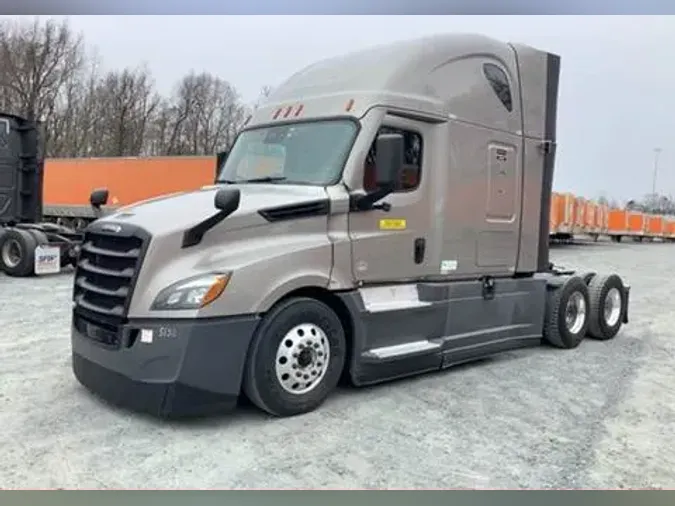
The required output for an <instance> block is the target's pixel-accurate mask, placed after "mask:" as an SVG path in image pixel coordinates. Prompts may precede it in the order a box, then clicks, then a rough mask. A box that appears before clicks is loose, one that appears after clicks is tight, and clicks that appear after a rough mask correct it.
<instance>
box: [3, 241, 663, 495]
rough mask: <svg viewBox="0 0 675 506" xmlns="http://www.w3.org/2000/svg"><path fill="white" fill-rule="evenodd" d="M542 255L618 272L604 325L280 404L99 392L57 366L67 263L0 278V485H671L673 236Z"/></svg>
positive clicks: (62, 350)
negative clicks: (186, 412)
mask: <svg viewBox="0 0 675 506" xmlns="http://www.w3.org/2000/svg"><path fill="white" fill-rule="evenodd" d="M552 259H553V260H554V261H555V262H556V263H558V262H559V263H561V264H563V265H564V266H566V267H570V268H578V269H588V270H596V271H601V272H617V273H619V274H620V275H622V276H623V277H624V278H625V279H626V280H627V281H628V282H629V283H630V284H631V286H632V291H631V314H630V318H631V321H630V324H629V325H628V326H626V327H624V329H623V330H622V331H621V333H620V334H619V336H618V337H617V338H616V339H614V340H612V341H609V342H597V341H593V340H590V339H589V340H586V341H584V342H583V343H582V345H581V346H580V347H579V348H578V349H575V350H571V351H567V350H566V351H562V350H556V349H552V348H549V347H545V346H542V347H540V348H533V349H526V350H520V351H517V352H511V353H505V354H502V355H499V356H497V357H495V358H492V359H489V360H485V361H482V362H480V363H474V364H469V365H465V366H461V367H457V368H454V369H450V370H447V371H444V372H441V373H437V374H430V375H425V376H420V377H417V378H412V379H406V380H401V381H397V382H393V383H388V384H385V385H381V386H378V387H373V388H365V389H351V388H343V389H341V390H340V391H339V392H337V393H336V394H335V395H333V396H332V397H331V398H330V399H329V401H328V402H327V403H326V404H325V405H324V406H323V407H322V408H320V409H319V410H318V411H316V412H314V413H311V414H308V415H305V416H300V417H295V418H291V419H272V418H268V417H266V416H265V415H263V414H262V413H260V412H258V411H256V410H255V409H253V408H249V407H244V408H242V409H240V410H238V411H237V412H235V413H233V414H232V415H228V416H224V417H218V418H213V419H208V420H199V421H191V422H162V421H158V420H155V419H152V418H148V417H145V416H140V415H137V414H133V413H128V412H126V411H122V410H119V409H116V408H113V407H111V406H109V405H107V404H104V403H102V402H100V401H98V400H97V399H96V398H95V397H93V396H92V395H91V394H89V393H88V392H87V391H86V390H84V389H83V388H82V387H81V386H80V385H79V384H78V383H77V381H76V380H75V378H74V377H73V375H72V373H71V369H70V346H69V322H70V313H69V310H70V295H71V283H72V274H71V273H62V274H60V275H56V276H53V277H44V278H33V279H12V278H8V277H2V276H0V322H1V323H2V332H0V449H1V450H0V454H1V455H2V457H3V458H2V459H1V460H0V488H56V487H61V488H269V487H273V488H327V487H330V488H449V487H452V488H464V487H466V488H548V487H551V488H563V487H564V488H577V487H584V488H623V487H625V488H628V487H664V488H673V487H675V388H674V385H675V342H674V340H673V338H672V336H673V331H674V329H675V302H674V301H673V284H672V283H673V281H672V279H673V277H672V273H673V272H675V244H660V243H654V244H632V243H626V244H610V243H605V242H600V243H595V244H584V245H571V246H562V247H557V248H554V249H553V250H552Z"/></svg>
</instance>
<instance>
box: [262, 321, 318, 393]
mask: <svg viewBox="0 0 675 506" xmlns="http://www.w3.org/2000/svg"><path fill="white" fill-rule="evenodd" d="M329 362H330V345H329V343H328V337H327V336H326V333H325V332H324V331H323V330H321V328H320V327H319V326H317V325H314V324H313V323H303V324H301V325H297V326H295V327H293V328H292V329H291V330H290V331H289V332H288V333H287V334H286V335H285V336H284V338H283V339H282V340H281V343H280V344H279V347H278V348H277V354H276V362H275V372H276V376H277V380H278V381H279V384H280V385H281V387H282V388H283V389H284V390H285V391H286V392H288V393H291V394H294V395H303V394H306V393H308V392H311V391H312V390H314V389H315V388H316V387H317V386H318V385H319V384H320V383H321V380H322V379H323V378H324V376H325V375H326V372H327V371H328V364H329Z"/></svg>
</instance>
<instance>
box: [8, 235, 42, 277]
mask: <svg viewBox="0 0 675 506" xmlns="http://www.w3.org/2000/svg"><path fill="white" fill-rule="evenodd" d="M37 245H38V244H37V240H36V239H35V238H34V237H33V236H32V235H31V234H30V233H28V232H27V231H26V230H20V229H16V228H11V229H9V230H7V231H6V232H5V233H4V234H3V235H2V236H0V268H1V269H2V271H3V272H4V273H5V274H7V275H8V276H14V277H18V278H23V277H27V276H31V275H32V274H33V273H34V268H35V266H34V262H35V248H36V247H37Z"/></svg>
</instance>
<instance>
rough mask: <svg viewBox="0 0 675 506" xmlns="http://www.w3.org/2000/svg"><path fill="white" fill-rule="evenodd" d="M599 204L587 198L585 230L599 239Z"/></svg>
mask: <svg viewBox="0 0 675 506" xmlns="http://www.w3.org/2000/svg"><path fill="white" fill-rule="evenodd" d="M597 214H598V205H597V204H596V203H595V202H593V201H592V200H587V201H586V202H585V205H584V231H585V232H586V233H587V234H590V235H591V236H593V237H595V238H596V239H597V236H598V234H599V233H600V230H599V227H598V226H597Z"/></svg>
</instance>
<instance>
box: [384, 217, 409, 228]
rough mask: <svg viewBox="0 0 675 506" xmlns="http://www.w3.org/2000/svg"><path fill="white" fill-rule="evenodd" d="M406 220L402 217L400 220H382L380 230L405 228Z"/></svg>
mask: <svg viewBox="0 0 675 506" xmlns="http://www.w3.org/2000/svg"><path fill="white" fill-rule="evenodd" d="M405 229H406V221H405V220H402V219H398V220H390V219H385V220H380V230H405Z"/></svg>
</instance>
